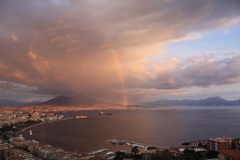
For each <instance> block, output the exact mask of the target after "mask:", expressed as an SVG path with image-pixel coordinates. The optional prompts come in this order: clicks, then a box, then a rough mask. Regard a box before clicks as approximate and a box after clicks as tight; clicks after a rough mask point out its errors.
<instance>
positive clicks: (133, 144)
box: [107, 138, 169, 150]
mask: <svg viewBox="0 0 240 160" xmlns="http://www.w3.org/2000/svg"><path fill="white" fill-rule="evenodd" d="M107 142H109V143H112V144H113V145H127V146H129V147H138V148H142V149H144V150H146V149H147V148H148V147H150V146H151V147H152V146H154V147H156V148H159V149H169V147H163V146H155V145H151V144H143V143H138V142H133V141H127V140H121V139H116V138H114V139H108V140H107Z"/></svg>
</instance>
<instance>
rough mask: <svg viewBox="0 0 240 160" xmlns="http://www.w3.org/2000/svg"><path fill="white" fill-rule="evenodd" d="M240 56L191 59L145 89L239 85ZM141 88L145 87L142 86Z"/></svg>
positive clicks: (161, 74) (152, 81) (164, 73)
mask: <svg viewBox="0 0 240 160" xmlns="http://www.w3.org/2000/svg"><path fill="white" fill-rule="evenodd" d="M239 63H240V56H239V55H237V56H233V57H231V58H224V59H222V60H213V59H211V58H206V57H205V58H203V59H199V57H198V58H196V59H191V60H187V61H183V62H181V63H178V64H176V65H175V67H174V68H173V69H170V70H167V71H165V72H160V73H159V74H158V75H157V78H156V79H154V80H153V79H151V80H150V81H149V82H148V83H146V84H147V85H146V86H145V87H147V88H157V89H179V88H184V87H186V88H189V87H194V86H197V87H208V86H210V85H224V84H231V83H239V81H240V66H239V65H238V64H239ZM139 86H144V84H141V85H139Z"/></svg>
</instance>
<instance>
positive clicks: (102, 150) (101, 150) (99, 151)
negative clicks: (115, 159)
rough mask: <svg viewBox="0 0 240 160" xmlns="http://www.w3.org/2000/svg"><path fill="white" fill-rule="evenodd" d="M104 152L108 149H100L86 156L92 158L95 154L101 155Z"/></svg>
mask: <svg viewBox="0 0 240 160" xmlns="http://www.w3.org/2000/svg"><path fill="white" fill-rule="evenodd" d="M105 151H108V149H107V148H101V149H98V150H96V151H92V152H88V155H89V156H94V155H95V154H98V153H101V152H105Z"/></svg>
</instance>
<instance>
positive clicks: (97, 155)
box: [0, 105, 240, 160]
mask: <svg viewBox="0 0 240 160" xmlns="http://www.w3.org/2000/svg"><path fill="white" fill-rule="evenodd" d="M109 109H129V108H127V107H125V106H117V107H116V106H114V107H109V106H105V107H104V106H100V107H99V106H94V105H93V106H81V107H75V106H72V107H69V106H67V107H64V106H21V107H8V106H6V107H0V135H1V137H0V159H1V160H42V159H43V160H88V159H93V160H111V159H113V160H240V137H239V138H235V137H217V138H208V139H206V140H196V141H191V142H183V144H182V145H181V146H180V147H169V148H168V147H163V148H161V147H156V146H144V145H141V144H140V143H139V144H138V143H130V142H127V141H123V140H116V139H113V140H110V141H109V142H110V143H112V144H113V145H126V146H129V151H125V150H119V151H117V152H115V153H114V152H111V151H108V150H107V149H106V148H101V149H99V150H97V151H92V152H89V153H81V152H77V151H76V152H69V151H64V150H63V149H61V148H56V147H52V146H50V145H44V144H41V143H39V142H37V141H35V140H27V139H25V138H24V137H23V136H22V134H21V132H22V131H24V130H27V129H30V128H31V127H33V126H35V125H40V124H42V123H49V122H53V121H60V120H68V119H72V118H74V119H81V118H86V116H82V115H81V116H76V117H64V113H65V112H68V111H83V110H109ZM132 109H134V107H133V108H132ZM29 131H31V130H29Z"/></svg>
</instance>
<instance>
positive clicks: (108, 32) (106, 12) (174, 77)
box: [0, 0, 240, 102]
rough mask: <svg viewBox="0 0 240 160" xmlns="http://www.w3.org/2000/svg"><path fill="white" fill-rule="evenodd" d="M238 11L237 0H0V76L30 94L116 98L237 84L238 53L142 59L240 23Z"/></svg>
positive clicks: (239, 12)
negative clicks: (222, 56)
mask: <svg viewBox="0 0 240 160" xmlns="http://www.w3.org/2000/svg"><path fill="white" fill-rule="evenodd" d="M239 15H240V2H239V1H238V0H196V1H189V0H183V1H181V2H180V1H177V0H171V1H168V0H161V1H155V0H151V1H136V0H130V1H121V0H117V1H114V2H113V1H110V0H93V1H64V0H59V1H55V0H51V1H50V0H49V1H37V0H31V1H30V0H29V1H28V0H24V1H21V2H20V1H17V0H8V1H1V2H0V33H1V37H0V57H1V58H0V81H4V82H6V83H13V84H20V85H25V86H28V87H34V88H36V90H33V91H31V92H32V94H34V95H35V96H36V94H46V95H57V94H75V93H83V94H87V95H90V96H93V97H96V98H99V99H106V100H112V101H116V102H121V101H122V100H123V99H124V97H125V98H126V96H127V97H130V99H137V98H136V97H138V96H140V97H144V95H143V94H140V93H139V94H138V95H136V94H134V93H132V92H131V90H135V89H141V92H145V93H146V94H148V91H149V89H159V90H170V89H179V88H188V87H193V86H199V87H207V86H210V85H222V84H228V83H237V82H239V75H240V74H239V67H238V65H237V64H238V63H239V61H240V58H239V56H234V57H231V59H222V60H211V61H210V60H208V59H203V60H198V59H193V60H192V61H191V62H182V61H181V60H178V59H174V58H173V59H170V60H165V59H163V60H162V61H163V62H160V63H159V64H158V65H153V62H152V61H151V60H149V59H147V58H146V56H148V55H150V54H153V55H154V54H157V55H158V54H162V53H158V50H157V49H158V48H159V47H160V46H162V45H164V44H166V43H168V42H172V41H177V40H182V39H189V37H192V35H194V34H196V33H205V32H210V31H211V30H214V29H216V28H221V27H225V26H231V25H236V24H239V19H240V17H239ZM177 54H180V53H177ZM161 63H163V64H161ZM9 90H11V88H9ZM23 90H24V89H23ZM1 94H2V96H4V94H3V93H1ZM123 95H124V96H123Z"/></svg>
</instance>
